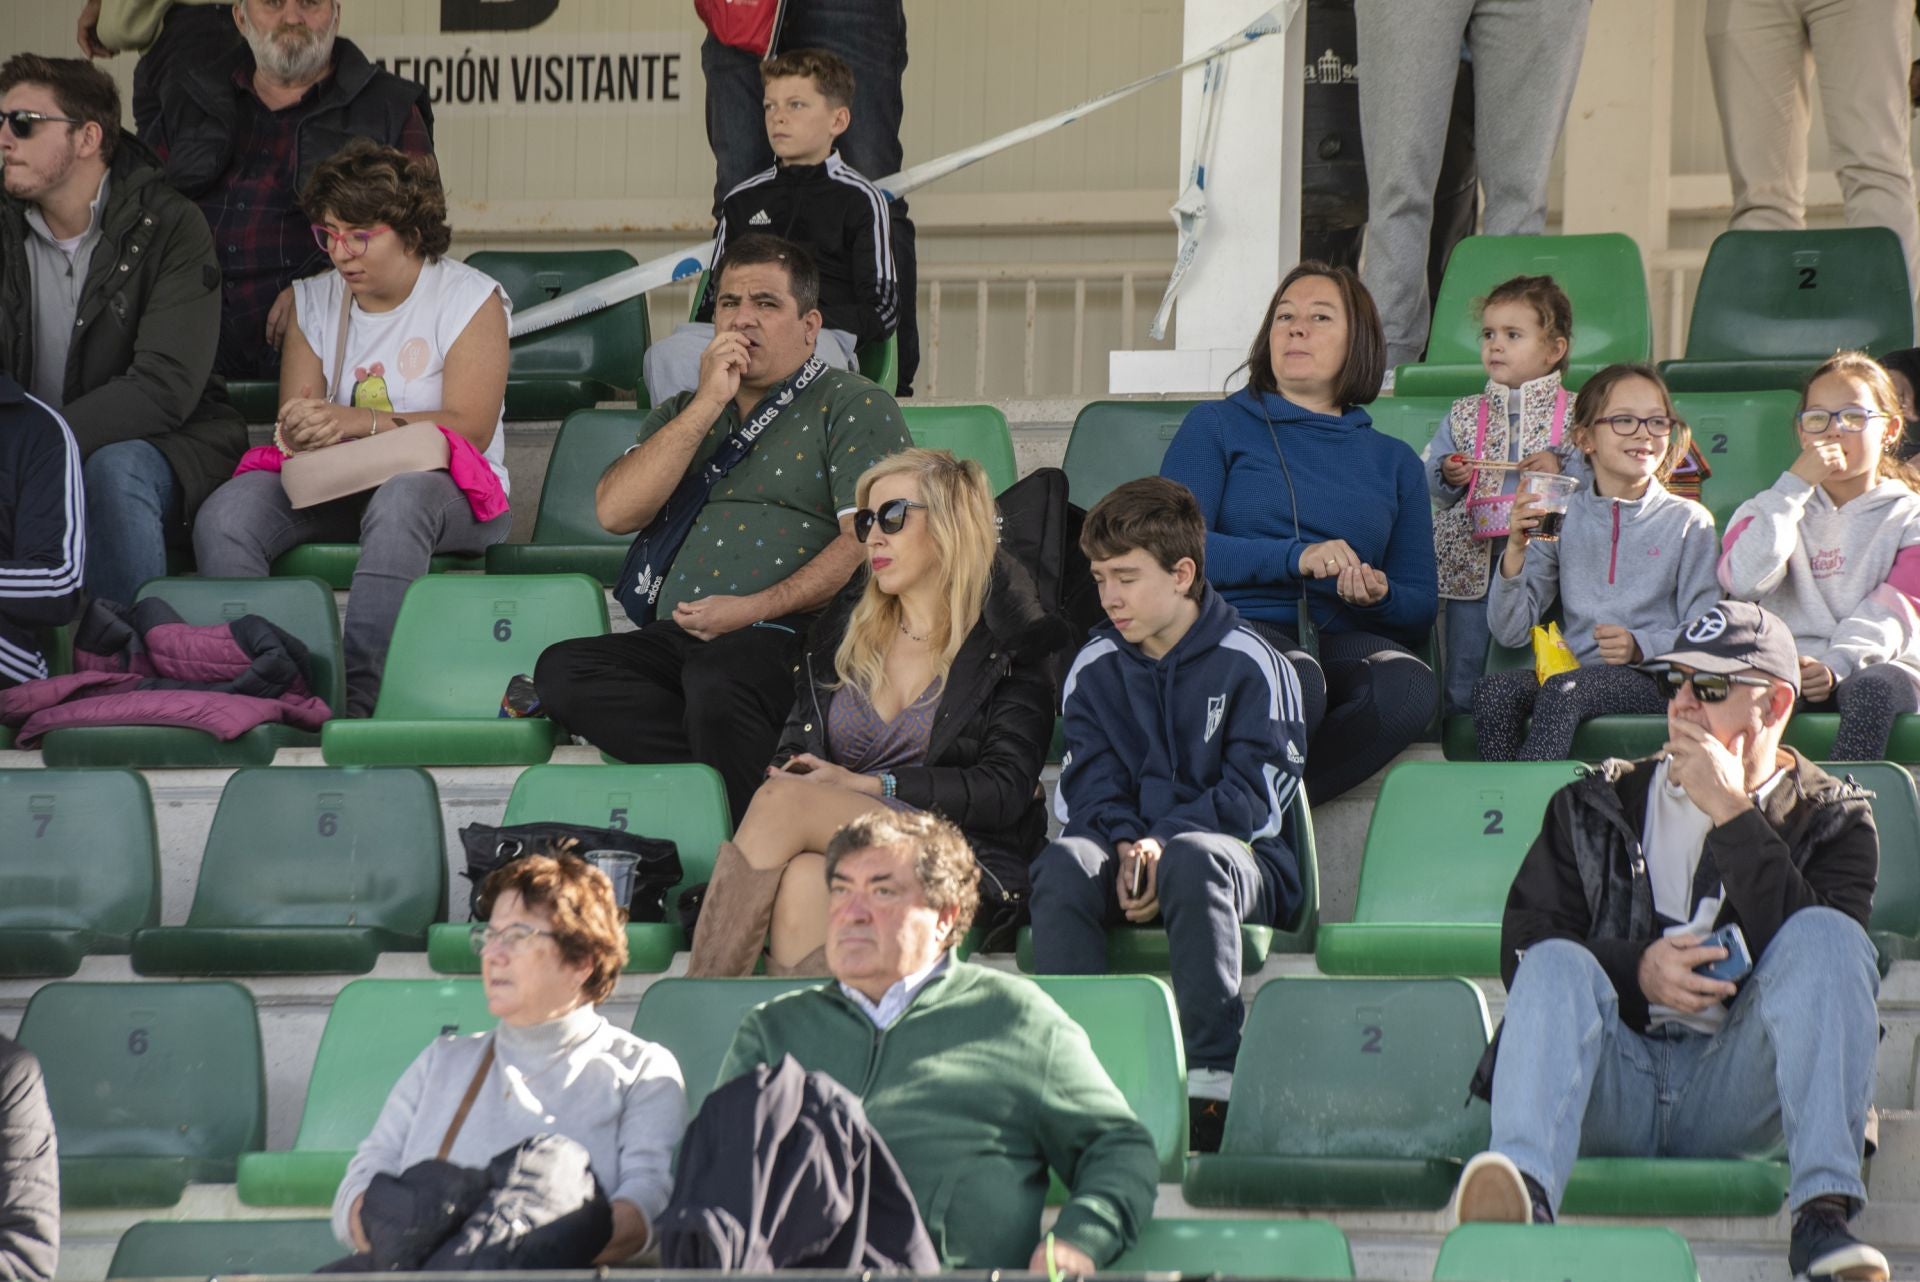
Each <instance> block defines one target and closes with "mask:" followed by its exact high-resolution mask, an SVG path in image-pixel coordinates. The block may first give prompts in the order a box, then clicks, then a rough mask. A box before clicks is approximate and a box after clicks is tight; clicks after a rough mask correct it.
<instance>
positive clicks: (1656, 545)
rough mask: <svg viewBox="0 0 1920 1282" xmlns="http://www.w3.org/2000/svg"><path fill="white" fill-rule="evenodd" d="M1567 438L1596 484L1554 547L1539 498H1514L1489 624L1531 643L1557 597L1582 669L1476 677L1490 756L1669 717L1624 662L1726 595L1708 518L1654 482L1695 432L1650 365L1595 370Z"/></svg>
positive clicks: (1555, 754)
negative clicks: (1635, 720)
mask: <svg viewBox="0 0 1920 1282" xmlns="http://www.w3.org/2000/svg"><path fill="white" fill-rule="evenodd" d="M1572 435H1573V442H1574V444H1575V445H1576V446H1578V447H1579V448H1580V450H1581V451H1582V452H1583V453H1584V454H1585V455H1586V459H1587V465H1588V467H1589V469H1590V470H1591V472H1592V476H1593V479H1592V481H1591V482H1590V483H1588V484H1586V485H1583V486H1582V487H1581V488H1580V489H1579V490H1577V491H1575V492H1574V494H1573V496H1572V498H1571V499H1570V500H1569V501H1568V504H1567V514H1566V520H1565V523H1564V525H1563V526H1562V528H1561V533H1560V538H1559V540H1558V541H1557V542H1548V541H1546V540H1543V539H1540V538H1538V537H1536V536H1535V531H1536V530H1537V529H1538V527H1539V525H1540V515H1541V513H1540V509H1539V508H1538V507H1537V506H1535V505H1534V504H1533V503H1530V502H1529V503H1524V504H1521V505H1517V506H1516V507H1515V509H1514V513H1513V520H1512V526H1511V531H1510V533H1509V534H1508V536H1507V547H1506V551H1505V552H1504V553H1503V554H1502V555H1501V558H1500V563H1499V565H1498V566H1497V567H1496V569H1495V573H1494V576H1493V583H1492V586H1491V587H1490V588H1489V590H1488V593H1487V622H1488V624H1489V626H1490V628H1491V629H1492V632H1493V635H1494V637H1495V638H1496V639H1498V640H1499V641H1500V643H1501V644H1502V645H1508V646H1520V645H1525V644H1526V643H1527V637H1528V632H1529V630H1530V629H1531V628H1533V626H1534V625H1535V624H1538V623H1539V622H1541V620H1542V619H1544V618H1545V617H1546V615H1547V612H1548V610H1549V609H1550V608H1551V607H1552V606H1553V604H1554V602H1555V601H1556V600H1557V601H1559V603H1560V614H1561V630H1562V632H1563V633H1564V634H1565V636H1566V640H1567V645H1568V646H1569V648H1571V649H1572V651H1573V657H1574V658H1575V659H1577V660H1578V661H1579V663H1580V666H1579V667H1578V668H1576V669H1574V670H1573V671H1571V672H1563V673H1561V674H1559V675H1558V676H1554V677H1550V678H1548V680H1547V682H1546V684H1544V685H1542V684H1540V683H1539V681H1538V680H1537V679H1536V678H1535V676H1534V672H1533V669H1532V668H1531V667H1526V668H1518V669H1514V670H1512V671H1509V672H1496V673H1492V674H1489V675H1488V676H1484V677H1482V678H1481V679H1480V681H1479V683H1478V684H1477V685H1476V686H1475V687H1474V691H1473V726H1474V736H1475V738H1476V739H1477V740H1478V742H1479V747H1480V756H1481V757H1482V759H1484V760H1487V761H1515V760H1518V761H1556V760H1560V759H1562V758H1564V757H1566V756H1568V755H1569V754H1570V753H1571V752H1572V751H1573V736H1574V732H1575V731H1577V730H1578V729H1579V728H1580V723H1581V722H1583V721H1586V720H1588V719H1589V718H1592V717H1597V716H1602V715H1604V714H1609V713H1615V714H1618V713H1646V714H1649V715H1658V714H1660V713H1663V712H1665V711H1666V701H1665V699H1663V698H1662V696H1661V694H1660V691H1659V688H1658V687H1657V686H1656V685H1655V683H1654V681H1653V679H1652V678H1651V677H1649V676H1647V675H1646V674H1645V673H1643V672H1641V671H1640V670H1638V669H1637V668H1635V667H1634V666H1632V665H1634V664H1636V663H1639V662H1640V661H1641V660H1643V659H1645V658H1646V657H1647V656H1649V655H1655V654H1660V653H1663V652H1665V651H1667V650H1670V649H1672V648H1673V645H1674V641H1675V638H1676V637H1677V636H1678V635H1679V631H1680V629H1681V627H1682V626H1683V625H1684V624H1685V623H1686V621H1687V620H1688V619H1691V618H1693V617H1695V616H1696V615H1698V614H1700V613H1701V612H1702V611H1704V610H1706V609H1707V607H1709V606H1711V605H1712V604H1713V603H1714V601H1716V600H1718V599H1719V596H1720V590H1719V586H1718V585H1717V584H1716V583H1715V582H1714V577H1713V574H1714V558H1715V555H1716V553H1717V552H1718V550H1719V548H1718V544H1717V542H1716V540H1715V538H1714V530H1713V517H1712V516H1710V515H1709V514H1708V512H1707V510H1706V509H1705V508H1703V507H1701V506H1700V505H1699V504H1698V503H1695V502H1693V501H1692V500H1690V499H1683V498H1681V497H1679V496H1678V495H1676V494H1673V493H1671V492H1669V491H1668V490H1667V488H1666V487H1665V486H1664V485H1662V484H1661V481H1662V480H1664V479H1665V478H1666V477H1667V476H1669V475H1671V474H1672V471H1673V467H1674V465H1675V464H1676V463H1678V462H1679V461H1680V460H1681V459H1682V458H1684V457H1685V456H1686V452H1687V446H1688V442H1689V437H1688V434H1687V425H1686V424H1685V423H1682V422H1681V421H1680V420H1679V418H1678V417H1677V416H1676V415H1675V414H1674V412H1673V400H1672V398H1671V397H1669V396H1668V394H1667V388H1666V384H1664V383H1662V382H1661V381H1660V376H1659V375H1658V374H1656V373H1655V372H1654V371H1653V370H1652V369H1651V368H1649V367H1647V366H1645V365H1609V366H1608V367H1607V368H1606V369H1603V370H1601V371H1600V372H1599V373H1598V374H1595V375H1594V376H1593V377H1592V378H1591V379H1589V380H1588V382H1587V385H1586V386H1585V387H1583V388H1581V389H1580V396H1579V398H1578V399H1577V400H1576V401H1575V402H1574V407H1573V434H1572ZM1529 715H1531V717H1532V725H1531V727H1529V725H1528V717H1529Z"/></svg>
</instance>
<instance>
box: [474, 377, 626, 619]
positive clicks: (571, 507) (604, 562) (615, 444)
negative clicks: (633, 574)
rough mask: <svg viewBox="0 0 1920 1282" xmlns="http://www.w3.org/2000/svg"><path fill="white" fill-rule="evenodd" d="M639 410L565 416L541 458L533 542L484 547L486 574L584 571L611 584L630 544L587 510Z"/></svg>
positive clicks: (622, 535) (591, 504) (621, 450)
mask: <svg viewBox="0 0 1920 1282" xmlns="http://www.w3.org/2000/svg"><path fill="white" fill-rule="evenodd" d="M646 417H647V412H646V411H645V410H576V411H574V412H573V413H572V414H569V415H567V421H566V422H564V423H562V424H561V425H560V434H559V435H558V436H557V437H555V438H554V442H553V452H552V453H551V454H549V455H548V456H547V477H546V480H545V481H544V482H543V483H542V484H541V488H540V510H539V511H538V512H537V513H536V514H535V515H534V518H533V541H532V542H530V543H496V544H494V545H493V546H492V547H490V548H488V549H487V573H488V574H585V575H588V576H590V577H592V578H594V579H597V580H599V581H600V582H601V583H602V584H604V585H606V586H609V587H611V586H612V585H613V582H614V580H616V579H618V578H619V577H620V566H621V564H622V563H623V562H625V560H626V558H627V549H628V548H629V547H630V546H631V545H632V544H633V536H632V535H631V534H609V533H607V532H606V530H604V529H602V528H601V525H600V519H599V518H598V517H597V516H595V515H594V511H593V491H594V487H595V486H596V485H597V484H598V483H599V481H600V474H601V473H602V472H604V471H606V470H607V466H608V465H609V464H610V463H612V462H613V461H614V460H615V459H617V458H619V457H620V455H621V454H622V453H623V452H624V451H625V450H626V449H627V447H628V446H630V445H632V444H633V443H634V441H636V440H637V439H639V433H640V424H641V423H642V422H644V421H645V420H646Z"/></svg>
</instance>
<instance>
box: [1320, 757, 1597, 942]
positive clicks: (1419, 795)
mask: <svg viewBox="0 0 1920 1282" xmlns="http://www.w3.org/2000/svg"><path fill="white" fill-rule="evenodd" d="M1579 774H1580V766H1579V765H1577V764H1576V763H1574V762H1570V761H1548V762H1502V763H1481V762H1460V761H1446V762H1442V761H1407V762H1402V763H1400V764H1399V765H1397V766H1395V767H1394V768H1393V769H1392V770H1390V771H1389V772H1388V773H1387V777H1386V779H1385V780H1384V781H1383V782H1382V783H1381V785H1380V799H1379V801H1378V802H1377V803H1376V804H1375V806H1374V809H1373V818H1372V820H1371V822H1370V823H1369V824H1368V826H1367V841H1366V849H1365V853H1364V854H1363V856H1362V860H1361V865H1360V887H1359V893H1358V895H1357V898H1356V900H1355V904H1354V919H1353V921H1352V922H1351V923H1339V924H1336V923H1333V922H1323V923H1321V926H1320V942H1319V960H1320V968H1321V969H1322V970H1324V971H1326V972H1327V973H1329V974H1346V975H1433V974H1440V975H1462V974H1465V975H1493V974H1498V973H1499V961H1500V957H1499V943H1500V914H1501V910H1502V909H1503V908H1504V906H1505V904H1506V902H1507V890H1508V887H1509V886H1511V885H1512V883H1513V875H1514V873H1515V872H1516V871H1517V870H1518V869H1519V867H1520V861H1521V859H1522V858H1523V857H1524V856H1525V855H1526V852H1527V847H1528V846H1530V845H1531V844H1532V843H1533V839H1534V837H1535V836H1536V835H1538V833H1539V831H1540V824H1541V820H1542V819H1543V818H1544V817H1545V816H1546V811H1547V802H1548V800H1549V799H1550V798H1551V797H1552V796H1553V794H1554V793H1555V792H1556V791H1558V790H1559V789H1560V788H1561V787H1562V786H1564V785H1565V784H1568V783H1570V782H1572V781H1573V780H1574V779H1576V778H1578V777H1579Z"/></svg>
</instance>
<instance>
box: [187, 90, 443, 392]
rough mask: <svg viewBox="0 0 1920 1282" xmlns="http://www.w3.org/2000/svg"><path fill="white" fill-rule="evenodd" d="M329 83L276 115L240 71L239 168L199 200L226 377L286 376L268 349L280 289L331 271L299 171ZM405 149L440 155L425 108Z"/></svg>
mask: <svg viewBox="0 0 1920 1282" xmlns="http://www.w3.org/2000/svg"><path fill="white" fill-rule="evenodd" d="M326 83H327V82H326V81H324V80H323V81H321V82H320V83H319V84H316V85H314V86H313V88H311V89H309V90H308V91H307V92H306V94H305V95H303V96H302V97H301V99H300V101H299V102H297V103H295V104H293V105H292V106H290V107H283V108H281V109H280V110H279V111H271V110H269V109H268V108H267V105H266V104H265V103H263V102H261V101H260V98H259V95H258V94H256V93H255V92H254V90H253V70H252V64H251V61H250V60H248V61H247V62H246V63H245V64H244V65H243V66H242V67H240V68H239V69H237V70H236V71H235V72H234V75H233V91H234V96H235V97H236V98H238V99H239V102H240V113H239V123H238V126H237V130H238V134H239V136H238V137H237V138H235V139H234V148H233V167H232V168H231V169H230V170H228V172H227V176H226V178H225V180H224V181H222V182H221V183H219V184H217V185H216V186H214V187H213V188H211V189H210V190H208V191H207V192H206V194H204V195H203V196H201V197H200V200H199V205H200V210H201V212H202V213H204V214H206V216H207V225H208V226H209V227H211V228H212V229H213V247H214V253H215V255H216V256H217V257H218V258H219V260H220V274H221V278H222V281H223V285H222V288H223V290H224V294H223V296H222V298H221V306H220V351H219V354H218V356H217V357H216V358H215V360H214V369H215V370H216V371H217V372H218V373H220V374H222V375H225V376H226V377H227V378H244V379H268V380H272V379H277V378H279V377H280V354H279V353H278V352H277V351H275V350H274V349H273V348H271V347H269V346H268V345H267V342H266V332H267V313H268V312H269V311H271V310H273V300H274V299H276V298H278V297H279V296H280V291H281V290H283V289H285V288H287V287H288V286H289V285H291V284H293V282H294V281H295V280H297V279H298V278H300V277H302V276H311V275H313V274H314V273H315V272H318V271H324V270H325V269H326V268H327V266H328V259H327V256H326V254H324V253H322V252H321V251H320V249H319V248H318V247H317V246H316V245H315V244H314V241H313V232H312V230H311V228H312V225H313V220H312V219H310V218H308V217H307V215H306V214H305V213H304V212H302V211H301V209H300V201H299V197H300V193H299V192H297V191H295V190H294V179H295V175H294V169H293V161H294V142H295V139H296V138H297V137H298V135H299V132H300V124H301V121H302V120H303V119H304V118H305V116H306V108H307V106H308V105H309V104H310V103H311V102H312V101H313V99H314V96H315V95H317V94H318V93H320V92H321V90H322V89H323V88H325V86H326ZM400 149H401V150H402V151H405V152H408V153H410V154H412V155H416V156H424V155H430V154H431V153H432V151H433V135H432V134H430V133H429V132H428V131H427V122H426V121H425V120H423V119H422V118H421V116H420V112H419V109H418V108H416V109H415V110H414V112H413V114H412V115H410V116H409V117H408V118H407V124H406V128H405V129H404V130H403V131H402V132H401V135H400Z"/></svg>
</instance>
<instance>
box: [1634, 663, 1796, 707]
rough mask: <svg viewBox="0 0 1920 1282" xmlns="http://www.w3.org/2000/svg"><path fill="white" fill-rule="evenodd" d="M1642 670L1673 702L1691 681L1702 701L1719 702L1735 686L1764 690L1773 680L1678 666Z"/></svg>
mask: <svg viewBox="0 0 1920 1282" xmlns="http://www.w3.org/2000/svg"><path fill="white" fill-rule="evenodd" d="M1640 671H1642V672H1644V673H1646V674H1647V675H1648V676H1650V677H1652V678H1653V679H1654V681H1655V683H1656V684H1658V685H1659V687H1660V693H1661V694H1663V695H1665V696H1666V697H1667V702H1668V703H1672V702H1673V701H1674V700H1675V699H1677V698H1679V697H1680V689H1681V687H1683V686H1685V685H1687V684H1688V683H1689V682H1691V683H1692V684H1693V697H1694V698H1696V699H1698V700H1699V701H1700V702H1702V703H1719V702H1720V701H1721V700H1722V699H1725V698H1726V697H1727V696H1728V695H1729V694H1732V693H1733V688H1734V687H1735V686H1756V687H1758V688H1760V689H1762V690H1766V689H1771V688H1772V686H1773V682H1771V681H1769V680H1768V679H1767V678H1765V677H1749V676H1742V675H1739V674H1735V675H1733V676H1723V675H1721V674H1720V673H1718V672H1682V671H1681V670H1680V669H1678V668H1669V667H1664V666H1662V667H1643V668H1641V669H1640Z"/></svg>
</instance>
